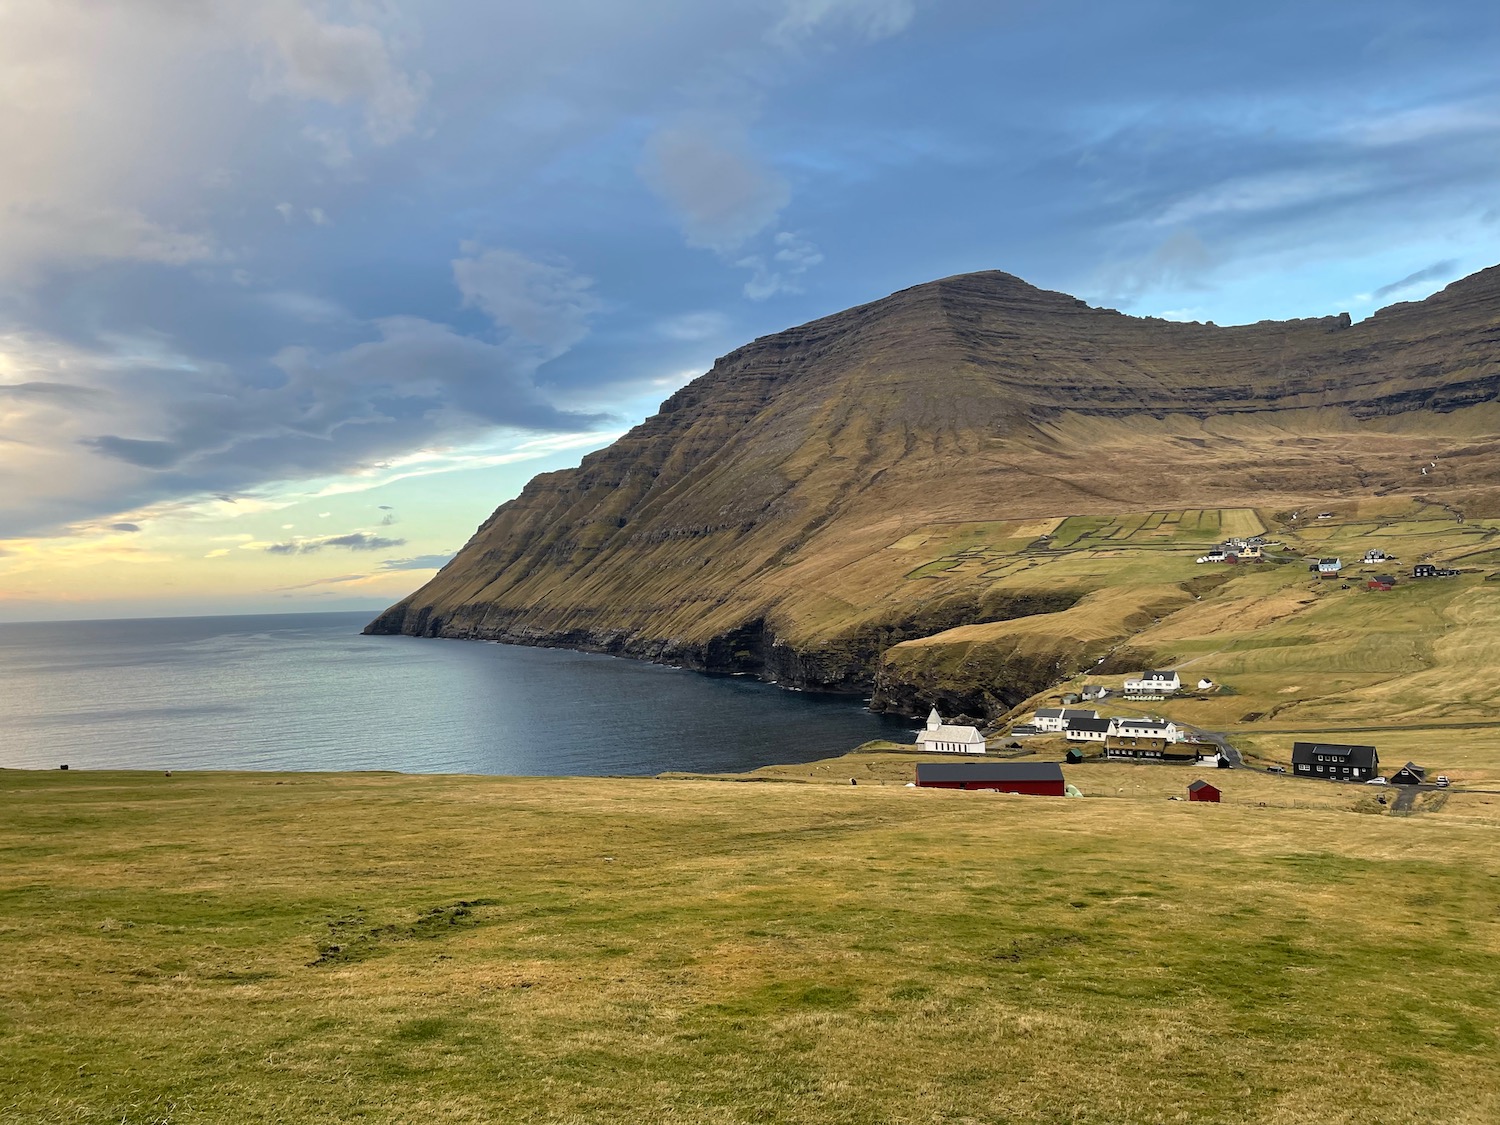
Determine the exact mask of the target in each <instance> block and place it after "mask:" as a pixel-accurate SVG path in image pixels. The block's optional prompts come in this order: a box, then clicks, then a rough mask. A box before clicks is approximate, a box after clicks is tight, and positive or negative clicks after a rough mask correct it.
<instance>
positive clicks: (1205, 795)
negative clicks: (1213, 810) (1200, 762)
mask: <svg viewBox="0 0 1500 1125" xmlns="http://www.w3.org/2000/svg"><path fill="white" fill-rule="evenodd" d="M1220 795H1221V794H1220V793H1219V791H1218V789H1216V788H1215V787H1214V786H1212V785H1210V784H1209V783H1208V782H1206V781H1201V780H1200V781H1195V782H1193V783H1192V784H1191V785H1189V786H1188V800H1189V801H1209V802H1212V803H1213V804H1215V805H1217V804H1218V803H1219V797H1220Z"/></svg>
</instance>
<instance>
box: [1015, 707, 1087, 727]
mask: <svg viewBox="0 0 1500 1125" xmlns="http://www.w3.org/2000/svg"><path fill="white" fill-rule="evenodd" d="M1098 717H1099V712H1098V711H1086V710H1084V709H1083V708H1082V707H1038V708H1037V709H1036V717H1035V718H1034V719H1032V720H1031V721H1032V722H1033V723H1035V724H1036V726H1037V729H1038V730H1044V731H1048V732H1050V733H1052V734H1057V733H1059V732H1061V731H1065V730H1067V729H1068V724H1069V723H1072V722H1074V721H1076V720H1078V719H1097V718H1098Z"/></svg>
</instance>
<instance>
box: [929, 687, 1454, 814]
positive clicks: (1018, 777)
mask: <svg viewBox="0 0 1500 1125" xmlns="http://www.w3.org/2000/svg"><path fill="white" fill-rule="evenodd" d="M1217 689H1218V685H1217V684H1215V683H1214V682H1213V681H1211V680H1208V679H1200V680H1198V681H1197V685H1196V691H1197V692H1199V693H1207V692H1213V691H1215V690H1217ZM1182 691H1183V682H1182V679H1181V676H1180V674H1179V673H1178V672H1177V671H1176V670H1173V669H1154V670H1149V671H1143V672H1139V673H1137V674H1135V675H1133V676H1127V677H1125V678H1124V680H1123V683H1122V684H1121V687H1120V695H1121V696H1122V698H1123V700H1124V701H1128V702H1131V703H1138V702H1148V701H1161V700H1164V699H1167V698H1169V697H1172V696H1176V695H1178V694H1179V693H1181V692H1182ZM1112 696H1113V690H1112V689H1111V688H1109V687H1107V686H1105V685H1102V684H1091V685H1088V686H1086V687H1084V688H1082V689H1081V690H1080V691H1077V692H1066V693H1064V694H1063V695H1062V696H1061V699H1060V704H1061V705H1060V706H1056V707H1038V708H1036V709H1035V711H1034V713H1033V714H1032V717H1031V719H1030V720H1029V721H1026V722H1019V723H1015V724H1014V725H1012V726H1011V727H1010V729H1009V730H1008V731H1007V732H1005V733H1004V734H999V735H995V736H993V739H994V740H998V741H1001V742H1002V747H1001V749H1002V750H1005V751H1020V752H1024V751H1025V747H1023V746H1022V744H1021V742H1020V741H1019V740H1021V739H1026V740H1034V739H1038V738H1043V737H1048V736H1050V737H1052V738H1054V739H1055V738H1056V737H1057V736H1059V735H1060V736H1061V737H1062V738H1063V740H1064V741H1065V742H1066V743H1069V744H1070V745H1069V746H1068V748H1067V751H1066V753H1065V756H1064V758H1063V760H1061V761H1006V760H991V761H985V762H921V763H918V764H917V766H916V776H915V779H914V780H913V781H912V782H911V783H910V785H911V786H912V787H914V788H937V789H973V790H988V791H993V792H1000V793H1016V794H1029V795H1034V796H1056V797H1068V796H1082V792H1081V790H1079V789H1078V788H1077V787H1076V786H1074V785H1070V784H1069V783H1068V781H1067V779H1066V777H1065V776H1064V774H1063V766H1064V765H1069V766H1084V765H1086V764H1088V763H1090V762H1116V763H1120V762H1123V763H1135V764H1140V765H1159V766H1171V765H1178V766H1192V765H1196V766H1200V767H1207V768H1211V769H1235V768H1243V762H1242V760H1241V759H1240V755H1239V753H1238V752H1237V751H1236V750H1235V749H1234V748H1233V747H1232V746H1230V745H1229V743H1228V742H1227V741H1225V740H1224V739H1223V737H1222V736H1218V735H1211V734H1208V733H1206V732H1202V731H1198V730H1195V729H1193V728H1191V727H1187V726H1183V725H1179V724H1178V723H1175V722H1173V721H1171V720H1170V719H1165V718H1162V717H1160V716H1154V715H1139V716H1129V715H1109V716H1106V715H1102V714H1101V713H1100V712H1099V710H1098V709H1097V708H1090V707H1082V706H1077V704H1079V703H1083V702H1099V701H1101V700H1104V699H1106V698H1111V697H1112ZM991 741H992V739H991V738H986V736H985V735H984V734H983V733H981V731H980V730H979V728H978V727H976V726H973V725H971V724H956V723H947V722H944V720H943V717H942V715H940V714H939V713H938V711H937V709H936V708H933V709H932V711H931V712H930V713H929V714H928V716H927V723H926V726H925V728H924V729H923V730H921V731H919V732H918V733H917V737H916V742H915V746H914V748H915V749H916V750H918V751H921V752H924V753H940V754H953V755H977V756H988V757H992V758H998V757H999V755H996V754H994V753H993V752H992V751H991V749H990V742H991ZM1290 757H1291V773H1290V775H1289V776H1290V777H1293V778H1300V779H1303V780H1317V781H1336V782H1348V783H1355V784H1365V785H1374V786H1390V785H1394V786H1412V787H1416V786H1425V785H1431V786H1433V787H1435V788H1438V789H1445V788H1447V787H1448V785H1449V784H1450V782H1449V779H1448V778H1447V777H1446V776H1443V775H1438V776H1437V777H1436V778H1434V779H1433V780H1432V781H1431V782H1429V781H1428V779H1427V771H1426V769H1425V768H1424V767H1422V766H1419V765H1417V764H1416V763H1415V762H1407V763H1406V764H1405V765H1404V766H1402V767H1401V768H1400V769H1398V770H1396V771H1395V772H1394V773H1392V774H1391V776H1390V777H1385V776H1382V775H1381V773H1380V755H1379V753H1378V751H1377V749H1376V747H1374V746H1373V745H1364V744H1346V743H1333V742H1307V741H1294V742H1292V744H1291V748H1290ZM1266 770H1267V772H1269V773H1278V774H1285V773H1287V769H1286V767H1285V766H1281V765H1270V766H1267V767H1266ZM1185 798H1186V799H1187V800H1188V801H1195V802H1208V803H1213V804H1217V803H1219V802H1220V801H1221V800H1222V792H1221V790H1220V788H1219V787H1217V786H1215V785H1214V784H1212V783H1211V782H1209V781H1206V780H1204V779H1203V778H1195V779H1194V780H1193V781H1191V782H1190V783H1188V784H1187V786H1186V787H1185ZM1172 799H1173V800H1177V799H1180V798H1177V797H1174V798H1172ZM1378 800H1379V803H1381V804H1384V803H1386V802H1385V798H1384V797H1383V796H1381V797H1380V798H1378Z"/></svg>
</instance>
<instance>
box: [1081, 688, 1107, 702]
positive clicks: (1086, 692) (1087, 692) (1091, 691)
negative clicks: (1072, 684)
mask: <svg viewBox="0 0 1500 1125" xmlns="http://www.w3.org/2000/svg"><path fill="white" fill-rule="evenodd" d="M1108 694H1109V688H1107V687H1105V686H1104V685H1103V684H1090V685H1089V686H1088V687H1086V688H1084V689H1083V700H1084V702H1085V703H1087V702H1088V701H1089V700H1090V699H1103V698H1104V697H1105V696H1106V695H1108Z"/></svg>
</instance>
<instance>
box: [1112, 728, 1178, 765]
mask: <svg viewBox="0 0 1500 1125" xmlns="http://www.w3.org/2000/svg"><path fill="white" fill-rule="evenodd" d="M1104 756H1105V758H1107V759H1108V760H1109V761H1111V762H1170V763H1175V764H1178V765H1183V764H1187V763H1191V762H1196V761H1197V760H1198V748H1197V747H1196V746H1192V745H1189V744H1186V743H1180V742H1172V741H1170V740H1168V739H1165V738H1139V737H1136V736H1134V735H1128V734H1112V735H1110V736H1109V737H1108V738H1106V739H1105V740H1104Z"/></svg>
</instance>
